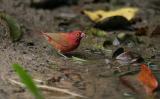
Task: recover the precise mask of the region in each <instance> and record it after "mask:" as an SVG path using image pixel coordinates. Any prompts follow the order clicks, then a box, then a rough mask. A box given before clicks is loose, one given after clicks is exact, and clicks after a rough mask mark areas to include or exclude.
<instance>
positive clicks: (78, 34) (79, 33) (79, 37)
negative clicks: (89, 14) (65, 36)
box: [70, 30, 85, 41]
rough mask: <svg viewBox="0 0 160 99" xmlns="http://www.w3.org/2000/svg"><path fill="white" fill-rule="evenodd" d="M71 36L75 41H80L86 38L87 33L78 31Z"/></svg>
mask: <svg viewBox="0 0 160 99" xmlns="http://www.w3.org/2000/svg"><path fill="white" fill-rule="evenodd" d="M70 35H71V36H72V37H73V39H75V40H77V41H80V40H81V39H82V38H83V37H84V36H85V33H83V32H82V31H79V30H77V31H73V32H71V33H70Z"/></svg>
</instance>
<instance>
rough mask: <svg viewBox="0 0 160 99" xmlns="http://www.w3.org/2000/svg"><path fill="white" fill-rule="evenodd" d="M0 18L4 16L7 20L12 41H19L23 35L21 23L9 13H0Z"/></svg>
mask: <svg viewBox="0 0 160 99" xmlns="http://www.w3.org/2000/svg"><path fill="white" fill-rule="evenodd" d="M0 18H2V19H3V20H5V21H6V22H7V24H8V27H9V30H10V37H11V39H12V41H18V40H19V39H20V38H21V36H22V31H21V27H20V25H19V24H18V23H17V22H16V20H15V19H14V18H13V17H12V16H10V15H8V14H5V13H0Z"/></svg>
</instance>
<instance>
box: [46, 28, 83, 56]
mask: <svg viewBox="0 0 160 99" xmlns="http://www.w3.org/2000/svg"><path fill="white" fill-rule="evenodd" d="M84 35H85V34H84V33H83V32H81V31H73V32H70V33H43V36H44V37H45V38H46V40H47V41H48V42H49V43H50V44H51V45H52V46H53V47H54V48H55V49H57V50H59V51H60V52H62V53H67V52H70V51H72V50H74V49H76V48H77V47H78V46H79V44H80V41H81V39H82V38H83V37H84Z"/></svg>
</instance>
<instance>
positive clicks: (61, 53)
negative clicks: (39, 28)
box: [58, 51, 68, 59]
mask: <svg viewBox="0 0 160 99" xmlns="http://www.w3.org/2000/svg"><path fill="white" fill-rule="evenodd" d="M58 54H59V55H60V56H62V57H64V58H65V59H68V57H67V56H65V55H64V54H62V53H61V52H60V51H58Z"/></svg>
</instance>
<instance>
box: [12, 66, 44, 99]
mask: <svg viewBox="0 0 160 99" xmlns="http://www.w3.org/2000/svg"><path fill="white" fill-rule="evenodd" d="M12 66H13V68H14V70H15V71H16V73H17V75H18V76H19V77H20V79H21V81H22V82H23V83H24V85H25V86H26V88H28V90H29V91H30V92H31V93H32V94H33V95H34V96H35V99H44V97H43V96H42V94H41V92H40V90H39V89H38V88H37V86H36V85H35V83H34V81H33V80H32V78H31V76H30V75H29V74H28V73H27V72H26V71H25V70H24V69H23V68H22V66H21V65H19V64H13V65H12Z"/></svg>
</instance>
